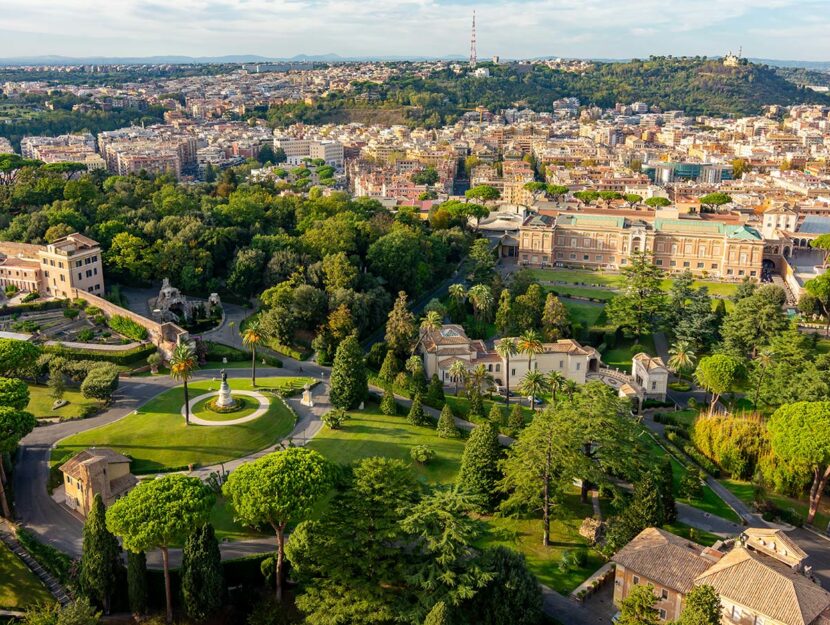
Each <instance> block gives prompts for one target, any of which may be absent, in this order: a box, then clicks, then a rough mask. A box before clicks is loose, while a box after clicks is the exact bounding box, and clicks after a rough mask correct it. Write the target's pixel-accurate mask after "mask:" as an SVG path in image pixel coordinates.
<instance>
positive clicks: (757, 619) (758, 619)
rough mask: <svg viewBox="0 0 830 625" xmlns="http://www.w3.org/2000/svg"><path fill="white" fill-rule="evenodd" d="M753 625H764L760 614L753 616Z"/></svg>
mask: <svg viewBox="0 0 830 625" xmlns="http://www.w3.org/2000/svg"><path fill="white" fill-rule="evenodd" d="M755 625H764V617H763V616H761V615H760V614H756V615H755Z"/></svg>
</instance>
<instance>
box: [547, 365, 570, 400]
mask: <svg viewBox="0 0 830 625" xmlns="http://www.w3.org/2000/svg"><path fill="white" fill-rule="evenodd" d="M565 382H567V380H566V379H565V376H564V375H562V374H561V373H559V372H558V371H551V372H550V373H548V386H549V387H550V393H551V399H552V400H553V403H554V404H555V403H556V393H558V392H559V391H562V390H565Z"/></svg>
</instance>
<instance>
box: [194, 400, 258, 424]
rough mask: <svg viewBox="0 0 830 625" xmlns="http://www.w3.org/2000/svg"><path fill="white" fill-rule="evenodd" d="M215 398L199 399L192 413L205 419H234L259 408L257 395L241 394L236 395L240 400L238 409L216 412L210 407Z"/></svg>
mask: <svg viewBox="0 0 830 625" xmlns="http://www.w3.org/2000/svg"><path fill="white" fill-rule="evenodd" d="M215 399H216V397H208V398H206V399H201V400H199V401H198V402H196V404H195V405H194V406H193V409H192V410H191V411H190V414H192V415H194V416H196V417H199V418H200V419H204V420H205V421H234V420H236V419H242V418H244V417H247V416H248V415H250V414H252V413H254V412H255V411H257V410H258V409H259V401H257V399H256V398H255V397H246V396H244V395H240V396H238V397H236V401H237V402H238V408H237V409H236V410H234V411H233V412H215V411H214V410H211V409H210V408H209V407H208V403H210V402H212V401H214V400H215Z"/></svg>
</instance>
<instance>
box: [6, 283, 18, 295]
mask: <svg viewBox="0 0 830 625" xmlns="http://www.w3.org/2000/svg"><path fill="white" fill-rule="evenodd" d="M3 292H4V293H5V294H6V296H7V297H11V296H12V295H14V294H15V293H17V287H16V286H15V285H13V284H7V285H6V286H4V287H3Z"/></svg>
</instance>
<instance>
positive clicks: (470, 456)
mask: <svg viewBox="0 0 830 625" xmlns="http://www.w3.org/2000/svg"><path fill="white" fill-rule="evenodd" d="M501 454H502V448H501V443H499V431H498V429H497V428H496V424H495V423H491V422H490V421H487V422H485V423H482V424H480V425H477V426H476V427H474V428H473V431H472V432H471V433H470V437H469V438H468V439H467V443H466V444H465V445H464V453H463V454H462V455H461V468H460V469H459V471H458V478H457V484H458V488H459V489H460V490H461V491H462V492H464V493H466V494H467V495H469V496H470V498H471V499H472V500H473V501H474V502H475V503H476V504H477V505H478V506H480V507H481V508H482V509H484V510H490V509H492V506H493V504H494V503H495V492H496V483H497V482H498V479H499V477H500V475H499V468H498V462H499V458H501Z"/></svg>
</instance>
